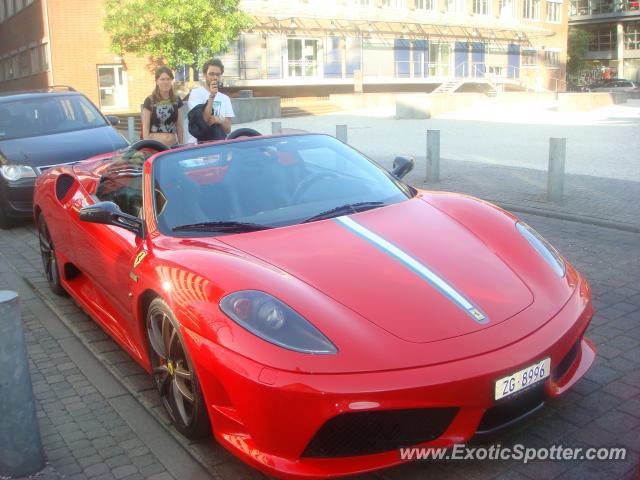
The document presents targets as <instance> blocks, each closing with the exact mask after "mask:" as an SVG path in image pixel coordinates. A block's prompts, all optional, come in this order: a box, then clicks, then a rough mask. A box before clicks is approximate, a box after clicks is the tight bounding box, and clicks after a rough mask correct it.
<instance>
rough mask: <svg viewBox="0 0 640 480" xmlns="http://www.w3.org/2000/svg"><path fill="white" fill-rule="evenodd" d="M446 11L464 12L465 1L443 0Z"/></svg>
mask: <svg viewBox="0 0 640 480" xmlns="http://www.w3.org/2000/svg"><path fill="white" fill-rule="evenodd" d="M445 1H446V2H447V12H448V13H465V12H466V8H465V6H466V2H465V1H464V0H445Z"/></svg>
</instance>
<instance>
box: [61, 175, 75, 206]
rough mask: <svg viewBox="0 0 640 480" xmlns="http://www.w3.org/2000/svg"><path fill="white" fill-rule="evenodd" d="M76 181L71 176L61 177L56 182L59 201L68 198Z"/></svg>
mask: <svg viewBox="0 0 640 480" xmlns="http://www.w3.org/2000/svg"><path fill="white" fill-rule="evenodd" d="M74 182H75V180H74V179H73V177H72V176H71V175H60V176H59V177H58V180H57V181H56V197H57V198H58V201H60V202H61V201H62V199H63V198H64V197H66V195H67V193H69V190H71V187H73V184H74Z"/></svg>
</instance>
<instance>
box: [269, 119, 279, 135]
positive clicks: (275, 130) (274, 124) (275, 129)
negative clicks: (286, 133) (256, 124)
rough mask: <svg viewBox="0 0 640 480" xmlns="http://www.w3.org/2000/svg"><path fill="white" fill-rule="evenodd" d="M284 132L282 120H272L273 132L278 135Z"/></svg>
mask: <svg viewBox="0 0 640 480" xmlns="http://www.w3.org/2000/svg"><path fill="white" fill-rule="evenodd" d="M281 132H282V122H271V134H272V135H276V134H278V133H281Z"/></svg>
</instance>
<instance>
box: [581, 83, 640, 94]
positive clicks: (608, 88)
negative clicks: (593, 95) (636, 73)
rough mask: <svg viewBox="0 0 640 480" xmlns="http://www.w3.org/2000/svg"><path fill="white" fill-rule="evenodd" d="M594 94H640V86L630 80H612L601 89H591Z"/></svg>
mask: <svg viewBox="0 0 640 480" xmlns="http://www.w3.org/2000/svg"><path fill="white" fill-rule="evenodd" d="M591 91H592V92H640V86H639V85H638V84H637V83H635V82H632V81H630V80H611V81H610V82H607V83H605V84H604V85H601V86H599V87H595V88H592V89H591Z"/></svg>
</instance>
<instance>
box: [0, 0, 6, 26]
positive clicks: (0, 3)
mask: <svg viewBox="0 0 640 480" xmlns="http://www.w3.org/2000/svg"><path fill="white" fill-rule="evenodd" d="M5 15H6V12H5V10H4V0H0V22H4V18H5Z"/></svg>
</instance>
